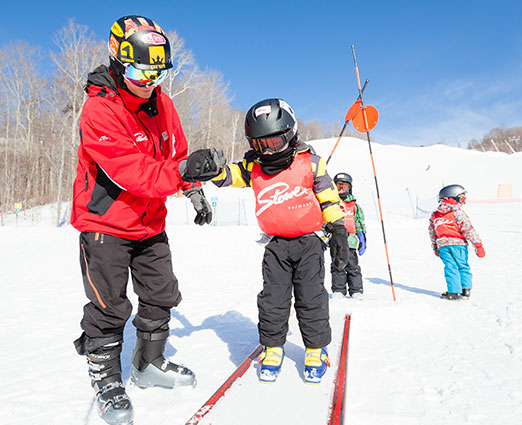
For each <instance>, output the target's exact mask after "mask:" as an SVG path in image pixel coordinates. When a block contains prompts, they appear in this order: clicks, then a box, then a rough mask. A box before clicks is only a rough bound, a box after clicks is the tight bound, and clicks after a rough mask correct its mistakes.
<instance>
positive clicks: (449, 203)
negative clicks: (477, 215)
mask: <svg viewBox="0 0 522 425" xmlns="http://www.w3.org/2000/svg"><path fill="white" fill-rule="evenodd" d="M428 231H429V233H430V240H431V246H432V248H433V251H434V252H435V253H437V252H438V250H439V248H440V247H443V246H448V245H467V244H468V242H469V243H471V244H473V245H475V244H477V243H482V241H481V240H480V237H479V235H478V233H477V231H476V230H475V228H474V227H473V226H472V224H471V221H470V219H469V217H468V215H467V214H466V213H465V212H464V211H463V210H461V209H460V204H458V203H457V202H456V201H455V200H453V199H445V200H443V201H441V202H440V203H439V206H438V207H437V210H436V211H434V212H433V213H432V214H431V217H430V220H429V226H428Z"/></svg>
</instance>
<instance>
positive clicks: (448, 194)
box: [439, 184, 466, 202]
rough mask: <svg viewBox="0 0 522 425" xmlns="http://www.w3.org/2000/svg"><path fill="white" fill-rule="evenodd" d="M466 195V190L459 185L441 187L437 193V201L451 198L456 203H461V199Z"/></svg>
mask: <svg viewBox="0 0 522 425" xmlns="http://www.w3.org/2000/svg"><path fill="white" fill-rule="evenodd" d="M465 195H466V189H464V187H463V186H461V185H460V184H450V185H449V186H445V187H443V188H442V189H441V190H440V192H439V200H443V199H448V198H452V199H454V200H455V201H457V202H461V199H462V197H464V196H465Z"/></svg>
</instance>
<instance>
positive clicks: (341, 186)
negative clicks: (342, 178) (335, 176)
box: [335, 182, 350, 192]
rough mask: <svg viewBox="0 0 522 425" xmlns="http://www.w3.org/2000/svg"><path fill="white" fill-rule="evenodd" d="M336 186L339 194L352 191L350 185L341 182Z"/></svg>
mask: <svg viewBox="0 0 522 425" xmlns="http://www.w3.org/2000/svg"><path fill="white" fill-rule="evenodd" d="M335 185H336V186H337V190H338V191H339V192H346V191H348V190H349V189H350V183H341V182H339V183H336V184H335Z"/></svg>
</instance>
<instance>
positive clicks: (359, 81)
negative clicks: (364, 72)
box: [352, 45, 396, 301]
mask: <svg viewBox="0 0 522 425" xmlns="http://www.w3.org/2000/svg"><path fill="white" fill-rule="evenodd" d="M352 55H353V63H354V65H355V75H356V76H357V88H358V89H359V96H360V99H361V110H362V114H363V121H364V128H365V129H369V127H368V119H367V118H366V111H365V109H364V103H363V97H362V90H361V80H360V78H359V68H358V66H357V58H356V57H355V48H354V46H353V45H352ZM366 137H367V139H368V148H369V149H370V158H371V160H372V167H373V177H374V179H375V189H376V191H377V203H378V205H379V215H380V218H381V227H382V237H383V240H384V251H385V252H386V261H387V263H388V272H389V274H390V284H391V290H392V295H393V301H396V298H395V288H394V286H393V278H392V271H391V265H390V256H389V255H388V245H387V243H386V232H385V231H384V219H383V218H382V207H381V197H380V194H379V183H378V182H377V173H376V171H375V162H374V160H373V152H372V144H371V143H370V130H368V131H367V132H366Z"/></svg>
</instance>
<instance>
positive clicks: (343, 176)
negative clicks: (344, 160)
mask: <svg viewBox="0 0 522 425" xmlns="http://www.w3.org/2000/svg"><path fill="white" fill-rule="evenodd" d="M337 182H344V183H350V184H352V176H350V174H348V173H338V174H336V175H335V177H334V183H336V184H337Z"/></svg>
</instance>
